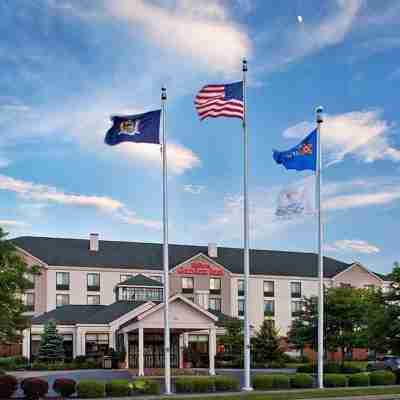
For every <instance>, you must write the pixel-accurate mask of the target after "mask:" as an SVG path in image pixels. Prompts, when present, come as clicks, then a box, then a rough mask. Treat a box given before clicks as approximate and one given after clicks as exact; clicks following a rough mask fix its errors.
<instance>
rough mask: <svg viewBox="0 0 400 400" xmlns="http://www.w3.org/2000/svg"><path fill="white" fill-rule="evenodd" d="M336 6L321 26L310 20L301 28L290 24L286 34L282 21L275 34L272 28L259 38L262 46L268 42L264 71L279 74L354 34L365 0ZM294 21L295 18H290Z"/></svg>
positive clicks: (344, 1) (344, 0)
mask: <svg viewBox="0 0 400 400" xmlns="http://www.w3.org/2000/svg"><path fill="white" fill-rule="evenodd" d="M334 4H335V9H334V10H333V11H330V12H329V14H328V15H327V16H326V17H324V18H323V19H321V20H319V21H317V22H314V21H310V19H307V20H305V22H303V23H301V24H299V23H296V24H293V23H290V22H288V23H287V24H285V31H284V32H282V21H279V25H278V27H277V28H276V29H274V30H273V29H271V27H269V29H268V31H267V32H266V33H265V34H264V35H262V36H261V37H260V38H259V41H260V42H261V44H265V43H263V42H266V46H265V47H267V49H266V51H268V54H269V57H268V60H267V63H266V64H265V66H264V69H266V70H275V69H277V68H280V67H282V66H283V65H286V64H289V63H291V62H294V61H297V60H299V59H301V58H303V57H305V56H308V55H310V54H313V53H315V52H318V51H320V50H321V49H323V48H325V47H329V46H333V45H336V44H339V43H341V42H342V41H343V40H344V39H345V37H346V35H347V34H348V33H349V32H350V31H351V30H352V28H353V24H354V22H355V20H356V18H357V16H358V14H359V12H360V10H361V7H362V5H363V0H351V1H349V0H336V1H335V3H334ZM290 18H292V19H293V18H294V17H293V16H292V15H290ZM291 26H292V28H291Z"/></svg>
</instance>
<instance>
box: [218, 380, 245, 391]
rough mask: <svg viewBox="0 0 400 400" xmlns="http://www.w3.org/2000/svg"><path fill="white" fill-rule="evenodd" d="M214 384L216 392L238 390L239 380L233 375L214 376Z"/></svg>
mask: <svg viewBox="0 0 400 400" xmlns="http://www.w3.org/2000/svg"><path fill="white" fill-rule="evenodd" d="M214 386H215V390H216V391H217V392H228V391H231V392H234V391H236V390H239V387H240V382H239V379H236V378H234V377H233V376H216V377H215V378H214Z"/></svg>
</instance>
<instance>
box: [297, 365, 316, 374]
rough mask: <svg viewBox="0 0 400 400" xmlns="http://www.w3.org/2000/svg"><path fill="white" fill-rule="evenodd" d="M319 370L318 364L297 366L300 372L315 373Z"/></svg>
mask: <svg viewBox="0 0 400 400" xmlns="http://www.w3.org/2000/svg"><path fill="white" fill-rule="evenodd" d="M316 372H317V366H316V365H315V364H306V365H300V367H298V368H297V373H298V374H315V373H316Z"/></svg>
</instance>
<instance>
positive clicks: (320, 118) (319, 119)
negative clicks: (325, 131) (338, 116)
mask: <svg viewBox="0 0 400 400" xmlns="http://www.w3.org/2000/svg"><path fill="white" fill-rule="evenodd" d="M323 112H324V108H323V107H322V106H319V107H317V108H316V109H315V113H316V115H317V122H323V116H322V113H323Z"/></svg>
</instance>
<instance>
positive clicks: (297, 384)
mask: <svg viewBox="0 0 400 400" xmlns="http://www.w3.org/2000/svg"><path fill="white" fill-rule="evenodd" d="M290 384H291V386H292V387H293V388H296V389H305V388H312V387H313V386H314V379H313V377H312V376H311V375H309V374H294V375H293V376H292V377H291V379H290Z"/></svg>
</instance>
